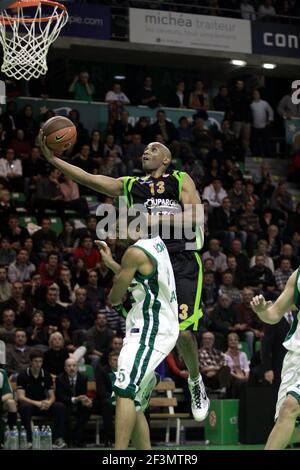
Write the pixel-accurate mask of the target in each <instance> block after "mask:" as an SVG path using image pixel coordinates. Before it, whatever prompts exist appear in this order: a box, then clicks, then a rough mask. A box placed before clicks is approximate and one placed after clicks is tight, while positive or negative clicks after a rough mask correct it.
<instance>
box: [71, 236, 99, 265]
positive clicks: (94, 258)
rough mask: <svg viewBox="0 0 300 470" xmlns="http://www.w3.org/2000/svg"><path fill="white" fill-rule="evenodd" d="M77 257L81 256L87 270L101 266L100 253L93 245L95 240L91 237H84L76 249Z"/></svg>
mask: <svg viewBox="0 0 300 470" xmlns="http://www.w3.org/2000/svg"><path fill="white" fill-rule="evenodd" d="M74 255H75V259H76V258H81V259H82V260H83V262H84V264H85V266H86V269H87V270H90V269H95V268H98V267H99V266H100V259H101V258H100V254H99V251H98V250H96V248H94V247H93V240H92V239H91V238H90V237H84V238H83V240H82V242H81V244H80V247H78V248H76V250H75V253H74Z"/></svg>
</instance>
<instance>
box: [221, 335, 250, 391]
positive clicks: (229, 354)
mask: <svg viewBox="0 0 300 470" xmlns="http://www.w3.org/2000/svg"><path fill="white" fill-rule="evenodd" d="M227 342H228V349H227V351H226V353H225V364H226V365H227V366H228V367H229V368H230V371H231V379H232V380H231V387H230V392H229V393H230V396H231V398H239V395H240V390H241V387H242V386H243V385H244V384H246V383H247V382H248V379H249V372H250V369H249V364H248V358H247V356H246V353H244V352H243V351H240V350H239V337H238V335H237V334H236V333H230V334H229V335H228V337H227Z"/></svg>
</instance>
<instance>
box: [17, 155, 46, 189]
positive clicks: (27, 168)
mask: <svg viewBox="0 0 300 470" xmlns="http://www.w3.org/2000/svg"><path fill="white" fill-rule="evenodd" d="M22 167H23V177H24V192H25V195H26V197H27V198H29V197H30V192H31V191H33V190H35V189H36V185H37V183H38V182H39V181H41V179H42V178H44V177H45V176H46V163H45V160H44V159H43V158H42V157H41V151H40V149H39V147H32V149H31V151H30V155H29V157H28V158H26V159H24V160H22Z"/></svg>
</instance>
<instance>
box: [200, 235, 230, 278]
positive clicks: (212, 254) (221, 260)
mask: <svg viewBox="0 0 300 470" xmlns="http://www.w3.org/2000/svg"><path fill="white" fill-rule="evenodd" d="M207 258H212V259H213V262H214V264H213V271H217V272H223V271H225V270H226V269H227V262H226V256H225V255H224V253H221V251H220V242H219V240H217V239H216V238H213V239H211V240H210V241H209V249H208V251H206V252H205V253H203V256H202V259H203V261H204V262H205V260H206V259H207Z"/></svg>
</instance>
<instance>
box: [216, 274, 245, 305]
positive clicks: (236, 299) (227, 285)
mask: <svg viewBox="0 0 300 470" xmlns="http://www.w3.org/2000/svg"><path fill="white" fill-rule="evenodd" d="M219 294H220V295H222V294H225V295H227V296H228V297H230V298H231V300H232V302H233V303H234V304H239V303H240V301H241V293H240V291H239V289H238V288H237V287H235V286H234V285H233V276H232V274H231V272H230V271H228V270H226V271H224V272H223V273H222V284H221V286H220V289H219Z"/></svg>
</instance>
